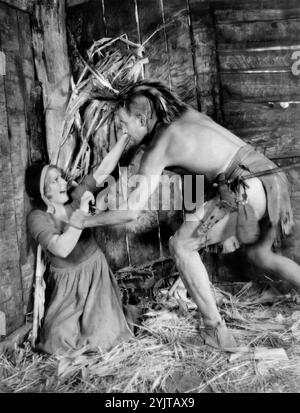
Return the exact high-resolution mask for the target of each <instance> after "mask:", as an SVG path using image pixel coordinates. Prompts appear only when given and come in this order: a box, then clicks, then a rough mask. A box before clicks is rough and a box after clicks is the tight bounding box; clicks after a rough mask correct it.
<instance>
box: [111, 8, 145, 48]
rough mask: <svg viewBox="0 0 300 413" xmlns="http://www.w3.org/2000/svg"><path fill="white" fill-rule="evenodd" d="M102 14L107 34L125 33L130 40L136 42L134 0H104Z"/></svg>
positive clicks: (137, 38)
mask: <svg viewBox="0 0 300 413" xmlns="http://www.w3.org/2000/svg"><path fill="white" fill-rule="evenodd" d="M104 15H105V23H106V30H107V35H108V36H120V35H121V34H127V35H128V38H129V39H130V40H131V41H133V42H135V43H138V41H139V36H138V28H137V22H136V17H135V3H134V0H123V1H119V0H104Z"/></svg>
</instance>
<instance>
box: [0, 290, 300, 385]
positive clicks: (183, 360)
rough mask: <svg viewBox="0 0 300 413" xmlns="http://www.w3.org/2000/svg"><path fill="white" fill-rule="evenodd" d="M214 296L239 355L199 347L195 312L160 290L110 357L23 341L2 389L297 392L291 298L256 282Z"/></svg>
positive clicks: (3, 367) (296, 314) (11, 355)
mask: <svg viewBox="0 0 300 413" xmlns="http://www.w3.org/2000/svg"><path fill="white" fill-rule="evenodd" d="M215 294H216V295H217V296H218V297H223V302H221V300H220V301H219V302H220V306H221V307H220V311H221V314H222V315H223V317H224V318H225V319H226V321H227V324H228V325H229V327H230V328H231V329H232V332H233V334H234V336H235V337H236V340H237V341H238V344H239V345H240V346H241V351H240V352H237V353H233V354H230V353H224V352H220V351H218V350H215V349H213V348H210V347H208V346H206V345H204V344H203V342H202V339H201V338H200V335H199V330H201V328H203V325H202V323H201V322H200V321H199V317H198V314H197V311H196V310H195V309H194V308H191V309H187V310H186V311H182V309H181V308H180V306H179V305H177V306H176V302H178V297H177V298H176V297H174V296H172V297H167V295H166V294H165V295H164V293H163V292H162V295H163V296H164V298H163V299H162V297H157V301H156V302H149V303H148V311H147V313H146V314H144V319H143V322H142V324H141V325H140V326H139V330H138V333H137V335H136V337H135V338H133V339H131V340H130V341H128V342H125V343H120V344H119V345H117V346H116V347H114V348H112V349H111V351H109V352H108V353H103V352H102V351H101V349H99V352H98V353H96V354H93V355H86V354H82V353H78V354H75V355H73V356H72V357H59V358H56V357H54V356H51V357H50V356H46V355H38V354H36V353H34V352H32V350H31V349H30V346H29V345H28V343H25V346H24V347H23V348H16V349H15V350H14V351H7V352H6V353H5V354H3V355H2V356H1V357H0V392H76V393H78V392H85V393H89V392H106V393H110V392H124V393H127V392H137V393H144V392H148V393H149V392H168V393H173V392H174V393H176V392H187V393H189V392H199V393H201V392H228V393H234V392H275V393H277V392H285V393H286V392H299V391H300V334H299V331H300V311H299V306H298V305H297V304H296V303H295V302H294V301H293V297H292V295H291V294H288V295H286V296H282V295H280V294H275V293H272V292H271V291H261V290H260V289H259V288H258V287H257V286H254V285H253V284H246V285H245V286H244V288H243V289H242V290H241V291H240V292H239V293H238V294H236V295H234V296H233V295H231V294H229V293H224V291H222V290H218V289H215ZM158 302H159V304H160V307H159V309H157V306H156V305H157V303H158ZM246 346H247V348H248V351H245V347H246Z"/></svg>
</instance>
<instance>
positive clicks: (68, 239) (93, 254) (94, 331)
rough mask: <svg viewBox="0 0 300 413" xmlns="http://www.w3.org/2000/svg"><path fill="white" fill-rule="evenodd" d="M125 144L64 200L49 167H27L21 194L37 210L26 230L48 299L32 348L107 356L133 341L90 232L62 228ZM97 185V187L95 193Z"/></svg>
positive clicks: (53, 170) (124, 139)
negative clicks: (41, 256)
mask: <svg viewBox="0 0 300 413" xmlns="http://www.w3.org/2000/svg"><path fill="white" fill-rule="evenodd" d="M126 143H127V137H126V136H123V137H122V138H121V139H120V140H119V141H118V143H117V144H116V145H115V147H114V148H113V149H112V151H111V152H109V154H108V155H107V156H106V157H105V158H104V160H103V162H102V163H101V165H100V166H99V167H98V168H96V169H95V170H94V172H93V173H92V174H90V175H88V176H86V177H85V178H84V180H83V182H82V183H81V184H79V185H78V186H77V187H76V188H75V189H74V190H73V191H72V193H71V199H70V200H69V197H68V195H67V182H66V181H65V180H64V179H63V178H62V176H61V172H60V170H59V169H58V168H56V167H55V166H52V165H45V166H40V165H32V166H30V167H29V168H28V169H27V171H26V190H27V192H28V195H29V196H30V197H31V198H33V199H34V200H35V201H40V208H38V209H34V210H32V211H31V212H30V214H29V215H28V227H29V230H30V233H31V235H32V236H33V238H34V239H35V240H36V242H37V243H39V244H41V246H42V247H43V250H44V251H45V252H46V258H47V260H48V261H49V262H50V273H49V277H48V283H47V288H50V291H51V294H50V298H49V303H48V305H47V308H46V311H45V317H44V322H43V325H42V327H41V330H40V332H39V337H38V341H37V346H36V348H37V349H38V350H41V351H44V352H46V353H49V354H56V355H62V354H66V353H71V352H73V351H77V350H80V349H83V348H84V349H86V350H91V351H93V350H97V349H99V348H100V349H101V350H102V351H106V350H109V349H110V348H111V347H113V346H114V345H116V344H118V343H119V342H120V341H124V340H127V339H129V338H130V337H132V336H133V333H132V331H131V329H130V327H129V325H128V323H127V319H126V316H125V314H124V312H123V308H122V303H121V299H120V295H119V291H118V286H117V283H116V281H115V279H114V277H113V274H112V272H111V270H110V269H109V267H108V264H107V261H106V259H105V256H104V255H103V253H102V251H101V250H100V249H99V247H98V244H97V243H96V240H95V239H94V237H93V235H92V232H91V230H90V229H84V230H80V229H77V228H75V227H72V226H70V225H69V224H68V221H69V218H70V216H71V215H72V213H73V212H74V211H75V210H76V209H81V210H82V211H84V212H88V204H89V201H90V200H91V199H93V195H92V193H96V192H97V191H99V185H100V184H101V182H102V181H103V178H105V177H106V176H107V175H109V174H110V173H111V171H112V170H113V169H114V168H115V166H116V164H117V162H118V159H119V158H120V156H121V154H122V151H123V150H124V148H125V146H126ZM97 185H98V187H97Z"/></svg>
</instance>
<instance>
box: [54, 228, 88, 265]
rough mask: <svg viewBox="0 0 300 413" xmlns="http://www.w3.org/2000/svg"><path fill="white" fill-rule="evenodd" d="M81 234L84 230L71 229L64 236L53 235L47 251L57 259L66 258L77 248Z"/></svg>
mask: <svg viewBox="0 0 300 413" xmlns="http://www.w3.org/2000/svg"><path fill="white" fill-rule="evenodd" d="M81 233H82V229H77V228H75V227H69V228H68V229H67V230H66V231H65V232H64V233H63V234H61V235H53V237H52V238H51V240H50V242H49V244H48V248H47V249H48V250H49V251H50V252H52V254H54V255H56V256H57V257H60V258H66V257H67V256H68V255H69V254H70V253H71V252H72V251H73V249H74V248H75V246H76V244H77V242H78V240H79V238H80V235H81Z"/></svg>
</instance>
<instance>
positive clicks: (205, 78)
mask: <svg viewBox="0 0 300 413" xmlns="http://www.w3.org/2000/svg"><path fill="white" fill-rule="evenodd" d="M189 4H190V13H191V24H192V34H193V38H194V50H193V52H194V55H195V69H196V73H197V95H198V101H199V106H200V109H201V112H203V113H206V114H207V115H209V116H211V117H212V118H213V119H215V120H216V121H221V112H220V90H219V77H218V67H217V55H216V39H215V30H214V22H213V15H212V13H211V10H210V8H209V7H207V4H203V3H201V2H198V1H197V0H190V1H189Z"/></svg>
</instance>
